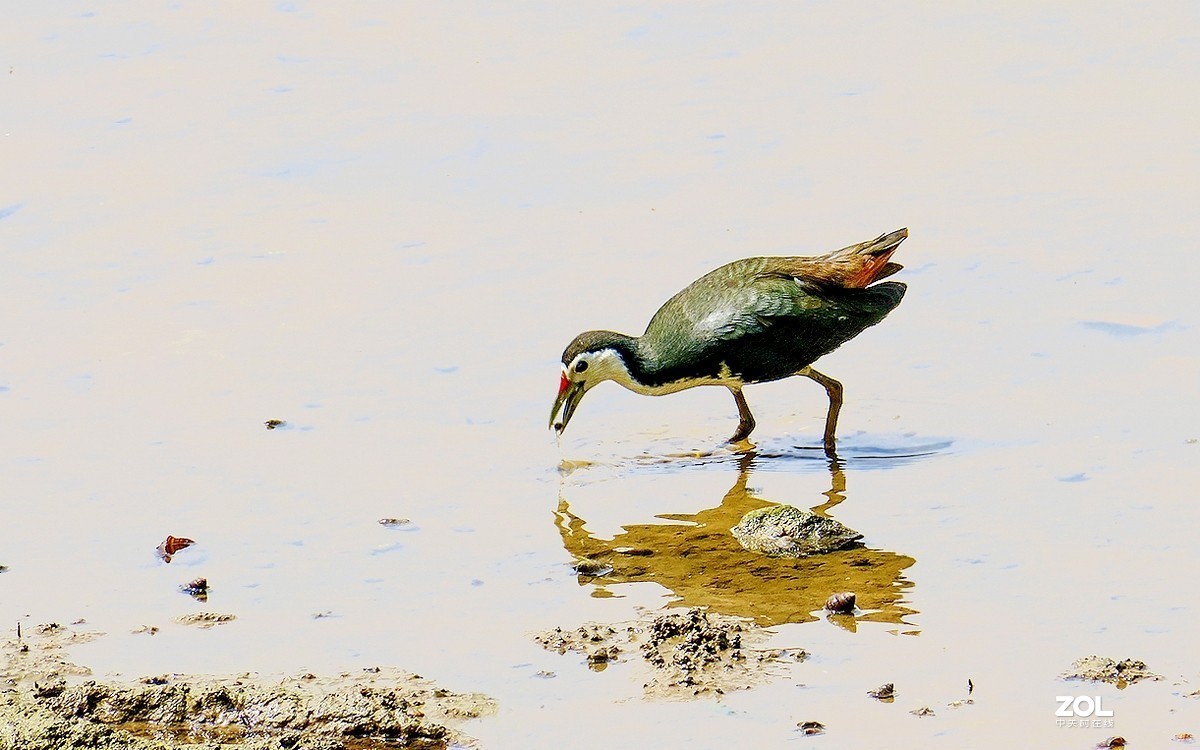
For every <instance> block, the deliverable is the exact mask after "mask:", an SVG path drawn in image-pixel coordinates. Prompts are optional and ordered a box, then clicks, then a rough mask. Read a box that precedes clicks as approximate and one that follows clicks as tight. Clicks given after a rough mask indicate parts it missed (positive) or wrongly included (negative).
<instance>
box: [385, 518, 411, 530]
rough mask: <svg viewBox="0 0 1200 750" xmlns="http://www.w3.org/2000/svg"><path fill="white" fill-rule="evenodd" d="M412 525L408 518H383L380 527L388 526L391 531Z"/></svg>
mask: <svg viewBox="0 0 1200 750" xmlns="http://www.w3.org/2000/svg"><path fill="white" fill-rule="evenodd" d="M410 523H412V521H410V520H409V519H407V518H381V519H379V525H380V526H387V527H388V528H390V529H394V528H396V527H397V526H407V525H408V524H410Z"/></svg>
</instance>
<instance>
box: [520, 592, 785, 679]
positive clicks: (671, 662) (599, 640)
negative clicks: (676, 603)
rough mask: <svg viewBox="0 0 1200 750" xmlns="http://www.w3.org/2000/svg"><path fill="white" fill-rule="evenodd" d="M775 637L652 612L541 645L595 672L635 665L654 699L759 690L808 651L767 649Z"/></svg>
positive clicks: (736, 621) (713, 620) (733, 620)
mask: <svg viewBox="0 0 1200 750" xmlns="http://www.w3.org/2000/svg"><path fill="white" fill-rule="evenodd" d="M770 636H771V632H770V631H769V630H766V629H764V628H761V627H758V626H757V625H755V624H754V622H753V621H752V620H749V619H747V618H742V617H731V616H728V615H720V614H717V613H715V612H708V611H705V610H703V609H700V608H691V609H680V610H671V611H667V612H649V613H646V614H645V615H644V616H643V617H641V618H639V619H638V620H635V621H631V622H623V623H616V624H613V625H604V624H598V623H587V624H584V625H580V626H578V627H575V628H562V627H558V628H554V629H552V630H547V631H544V632H542V633H539V634H538V635H537V636H535V640H536V641H537V642H538V643H540V644H541V645H542V646H543V647H545V648H546V649H549V650H551V651H557V652H558V653H560V654H565V653H567V652H575V653H579V654H583V655H584V656H585V657H586V658H587V660H588V664H589V665H590V666H591V667H592V668H593V669H603V668H606V667H607V666H608V664H609V663H611V662H620V661H636V662H639V663H641V664H643V665H644V666H645V667H646V668H647V669H649V671H650V675H651V676H650V679H649V680H648V681H647V682H646V683H645V685H644V687H645V691H646V695H647V696H648V697H661V698H671V697H689V696H694V695H702V694H706V693H708V694H716V695H720V694H722V693H725V692H728V691H730V690H744V689H747V688H750V687H753V686H754V685H755V684H757V683H759V682H762V681H763V680H765V679H768V678H769V677H770V676H772V670H771V666H772V665H773V664H782V663H785V662H790V663H792V664H794V663H796V662H799V661H803V660H804V659H805V657H807V655H808V654H807V653H806V652H805V651H804V650H803V649H798V648H796V649H773V648H763V647H762V644H763V643H764V642H766V641H767V640H768V639H769V638H770Z"/></svg>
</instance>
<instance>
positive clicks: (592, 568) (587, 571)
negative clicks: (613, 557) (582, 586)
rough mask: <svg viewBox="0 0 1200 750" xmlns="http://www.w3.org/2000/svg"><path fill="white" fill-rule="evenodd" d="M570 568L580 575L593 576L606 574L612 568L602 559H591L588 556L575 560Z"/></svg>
mask: <svg viewBox="0 0 1200 750" xmlns="http://www.w3.org/2000/svg"><path fill="white" fill-rule="evenodd" d="M571 569H572V570H574V571H575V572H576V573H577V574H579V575H581V576H593V577H599V576H604V575H608V574H609V573H611V572H612V570H613V569H612V566H611V565H609V564H607V563H605V562H603V561H602V560H593V559H591V558H590V557H585V558H583V559H580V560H576V561H575V564H573V565H572V566H571Z"/></svg>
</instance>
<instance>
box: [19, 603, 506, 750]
mask: <svg viewBox="0 0 1200 750" xmlns="http://www.w3.org/2000/svg"><path fill="white" fill-rule="evenodd" d="M100 636H101V634H98V633H87V632H81V631H77V630H74V629H72V628H68V627H65V626H61V625H43V626H39V627H38V628H37V631H36V632H35V633H32V634H28V635H27V636H26V637H23V638H17V639H11V640H7V641H5V642H4V643H3V644H2V646H0V656H2V662H0V665H2V669H3V672H2V673H0V750H18V749H19V750H74V749H75V748H78V749H79V750H83V749H84V748H87V749H89V750H117V749H120V750H174V749H176V748H190V749H191V750H196V749H198V748H218V747H219V748H222V750H292V749H296V750H300V749H301V748H303V749H304V750H342V749H345V750H383V749H385V748H447V747H451V746H468V747H469V746H473V745H474V743H473V741H472V740H471V738H470V737H469V736H467V735H466V734H464V733H462V732H461V731H460V729H459V725H460V724H462V723H463V722H465V721H466V720H469V719H474V718H478V717H481V716H486V715H489V714H491V713H493V712H494V711H495V708H496V705H495V702H494V701H493V700H492V699H491V698H488V697H487V696H484V695H481V694H475V693H455V692H452V691H450V690H446V689H444V688H441V687H439V686H437V685H436V684H434V683H433V682H432V681H430V680H427V679H424V678H422V677H420V676H418V675H414V674H410V673H407V672H404V671H401V670H398V669H392V668H384V667H376V668H371V669H368V670H364V671H362V672H359V673H344V674H341V675H337V676H334V677H329V676H318V675H314V674H302V675H295V676H288V677H278V676H276V677H271V676H267V675H258V674H253V673H247V674H243V675H238V676H225V677H209V676H198V675H154V676H148V677H143V678H141V679H140V680H138V681H134V682H121V681H114V680H99V679H95V678H94V677H93V676H92V675H91V672H90V670H89V669H88V668H87V667H83V666H80V665H77V664H73V663H71V662H70V661H68V660H67V653H66V650H67V648H69V647H70V646H72V645H75V644H79V643H83V642H87V641H89V640H93V639H95V638H98V637H100Z"/></svg>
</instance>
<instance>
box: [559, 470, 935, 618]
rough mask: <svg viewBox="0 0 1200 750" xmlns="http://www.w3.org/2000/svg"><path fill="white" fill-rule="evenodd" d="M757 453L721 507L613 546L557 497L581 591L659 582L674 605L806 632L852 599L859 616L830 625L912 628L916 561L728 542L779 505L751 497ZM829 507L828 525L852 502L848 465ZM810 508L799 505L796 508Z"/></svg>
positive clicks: (675, 518)
mask: <svg viewBox="0 0 1200 750" xmlns="http://www.w3.org/2000/svg"><path fill="white" fill-rule="evenodd" d="M759 459H760V457H759V456H758V455H757V454H755V453H754V452H749V453H746V454H743V455H741V456H739V457H738V459H737V467H738V474H737V481H736V482H734V484H733V487H731V488H730V489H729V491H728V492H726V493H725V496H724V497H723V498H722V499H721V502H720V504H719V505H717V506H716V507H713V508H708V509H706V510H702V511H699V512H698V513H694V514H693V513H689V514H661V515H659V516H657V517H658V518H661V519H663V520H664V521H666V522H667V523H662V524H637V525H629V526H622V528H623V531H622V532H621V533H619V534H617V535H616V536H615V537H614V538H613V539H601V538H597V537H595V536H593V535H592V534H591V533H590V532H588V530H587V529H585V528H584V526H585V524H586V521H585V519H583V518H580V517H579V516H578V515H576V514H575V513H573V512H572V511H571V507H570V503H569V502H568V501H567V500H566V498H565V495H564V494H562V493H561V492H560V496H559V502H558V510H557V513H556V516H557V520H556V523H557V526H558V529H559V532H560V533H561V534H562V539H563V546H564V547H565V548H566V549H567V551H568V552H570V553H571V554H572V555H574V556H575V557H576V558H577V563H576V570H577V571H578V574H579V581H580V585H586V586H594V587H595V591H594V592H593V595H594V596H611V595H612V593H611V591H610V590H609V586H611V585H612V584H618V583H633V582H651V581H652V582H655V583H657V584H659V585H661V586H664V587H666V588H667V589H669V590H670V591H671V592H672V593H673V595H674V596H675V601H674V602H673V604H676V605H680V606H689V607H695V606H699V607H708V608H710V609H712V610H714V611H716V612H720V613H722V614H727V615H737V616H741V617H748V618H752V619H753V620H755V621H756V622H757V623H759V624H760V625H775V624H780V623H789V622H808V621H812V620H815V619H817V618H818V617H820V616H822V612H821V610H822V609H823V607H824V604H825V601H826V599H827V598H828V597H829V595H830V594H833V593H835V592H840V591H853V592H855V593H856V594H857V600H858V607H859V609H858V611H857V612H856V613H855V614H854V615H832V616H830V620H831V621H832V622H835V623H836V624H838V625H840V626H842V627H844V628H847V629H850V630H853V629H854V626H855V624H856V623H857V622H860V621H867V622H883V623H894V624H908V623H905V618H906V617H907V616H908V615H911V614H915V610H912V609H909V608H907V607H906V606H904V598H903V597H904V591H905V589H907V588H908V587H909V586H911V585H912V584H911V582H910V581H908V580H907V579H905V578H904V576H903V571H904V570H905V569H906V568H908V567H909V566H911V565H912V564H913V563H914V562H915V560H914V559H913V558H911V557H908V556H905V555H898V554H896V553H894V552H889V551H887V550H879V549H871V548H869V547H864V546H855V547H851V548H849V549H843V550H838V551H835V552H829V553H825V554H822V555H817V556H815V557H809V558H804V559H795V558H788V557H768V556H766V555H763V554H760V553H757V552H750V551H748V550H746V549H744V548H743V547H742V546H741V545H740V544H739V542H738V541H737V539H736V538H735V537H734V536H733V534H732V533H731V532H730V529H731V528H733V527H734V526H736V525H737V524H738V522H739V521H741V519H742V517H743V516H745V515H746V514H747V513H749V512H750V511H754V510H758V509H759V508H766V507H770V506H772V505H775V504H776V503H773V502H771V501H769V500H766V499H763V498H760V497H757V496H755V495H754V494H752V492H751V491H750V490H749V489H747V483H748V482H749V481H750V477H751V475H752V474H753V469H754V466H755V462H756V460H759ZM827 466H828V469H829V478H830V487H829V490H828V491H827V492H824V493H822V494H823V495H824V497H825V502H823V503H821V504H820V505H817V506H815V507H813V508H812V510H813V512H815V513H818V514H820V515H826V516H827V515H828V513H829V511H830V510H831V509H832V508H834V507H835V506H837V505H838V504H839V503H841V502H843V501H844V500H845V499H846V474H845V471H844V470H843V468H842V463H841V462H840V461H839V460H838V459H837V458H833V459H830V460H829V461H828V463H827ZM797 504H798V505H803V504H802V503H797Z"/></svg>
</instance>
